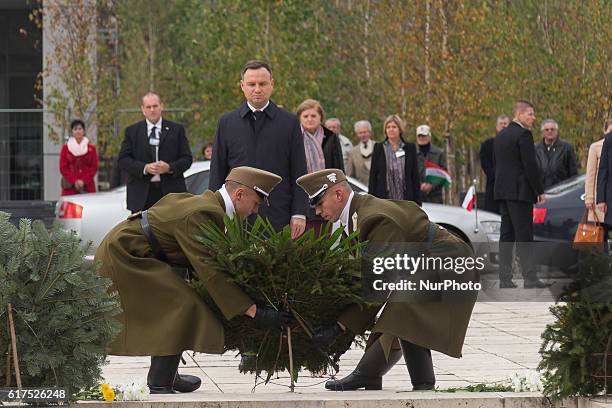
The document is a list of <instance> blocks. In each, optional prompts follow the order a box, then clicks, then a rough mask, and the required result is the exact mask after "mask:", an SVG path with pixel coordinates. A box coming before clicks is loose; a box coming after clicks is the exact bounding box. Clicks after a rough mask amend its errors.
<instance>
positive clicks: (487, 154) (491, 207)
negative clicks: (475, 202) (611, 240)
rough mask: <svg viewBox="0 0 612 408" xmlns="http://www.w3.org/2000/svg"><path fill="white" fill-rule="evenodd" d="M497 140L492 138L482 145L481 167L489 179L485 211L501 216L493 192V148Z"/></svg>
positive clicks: (486, 188)
mask: <svg viewBox="0 0 612 408" xmlns="http://www.w3.org/2000/svg"><path fill="white" fill-rule="evenodd" d="M494 145H495V138H494V137H491V138H489V139H487V140H485V141H484V142H482V144H481V145H480V167H482V171H484V174H485V176H486V177H487V185H486V187H485V203H484V209H485V210H486V211H492V212H495V213H498V214H499V205H498V204H497V203H496V202H495V198H494V195H493V190H494V188H495V161H494V160H493V146H494Z"/></svg>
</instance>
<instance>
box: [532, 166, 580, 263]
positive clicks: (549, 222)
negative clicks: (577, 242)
mask: <svg viewBox="0 0 612 408" xmlns="http://www.w3.org/2000/svg"><path fill="white" fill-rule="evenodd" d="M584 182H585V175H579V176H574V177H571V178H569V179H567V180H564V181H562V182H561V183H558V184H555V185H554V186H551V187H549V188H548V189H546V191H545V194H546V201H545V202H544V204H537V205H535V206H534V208H533V230H534V240H535V241H536V242H538V243H537V244H536V245H537V249H538V250H537V251H535V252H536V262H537V263H538V264H540V265H550V266H554V267H557V268H560V269H561V270H563V271H565V272H568V271H570V270H572V269H573V268H575V267H576V265H577V261H578V251H577V250H575V249H573V248H572V242H573V240H574V235H575V234H576V229H577V228H578V223H579V222H580V220H581V218H582V215H583V214H584V210H585V207H584Z"/></svg>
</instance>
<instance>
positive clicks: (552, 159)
mask: <svg viewBox="0 0 612 408" xmlns="http://www.w3.org/2000/svg"><path fill="white" fill-rule="evenodd" d="M540 130H541V131H542V136H543V139H542V140H541V141H539V142H538V143H537V144H536V146H535V149H536V158H537V160H538V166H540V176H541V180H542V186H543V187H544V188H545V189H546V188H548V187H550V186H552V185H555V184H557V183H560V182H562V181H563V180H566V179H568V178H570V177H574V176H575V175H576V174H578V166H577V164H576V153H574V147H573V146H572V145H571V144H569V143H568V142H566V141H565V140H563V139H561V138H559V124H558V123H557V121H555V120H554V119H545V120H543V121H542V125H541V126H540Z"/></svg>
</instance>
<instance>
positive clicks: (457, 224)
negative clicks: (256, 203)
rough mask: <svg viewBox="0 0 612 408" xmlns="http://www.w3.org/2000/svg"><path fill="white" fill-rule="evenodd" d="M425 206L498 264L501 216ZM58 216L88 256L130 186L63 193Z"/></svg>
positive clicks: (191, 179) (205, 170) (200, 180)
mask: <svg viewBox="0 0 612 408" xmlns="http://www.w3.org/2000/svg"><path fill="white" fill-rule="evenodd" d="M209 169H210V162H208V161H203V162H194V163H193V164H192V165H191V167H190V168H189V170H187V171H186V172H185V182H186V184H187V190H188V191H189V192H190V193H193V194H201V193H203V192H204V191H205V190H206V189H207V188H208V181H209ZM349 183H350V184H351V186H352V187H353V190H355V191H356V192H359V193H366V192H367V191H368V188H367V187H366V186H364V185H363V184H361V183H360V182H359V181H357V180H355V179H353V178H350V177H349ZM423 210H425V212H426V213H427V215H428V216H429V219H430V220H431V221H433V222H435V223H437V224H438V225H440V226H443V227H444V228H446V229H447V230H449V231H450V232H452V233H453V234H455V235H456V236H458V237H459V238H461V239H462V240H464V241H465V242H467V243H468V244H470V245H471V246H472V247H473V248H474V250H475V252H476V254H477V255H478V256H483V257H485V258H486V259H487V260H488V262H487V265H486V266H487V267H486V269H487V270H489V271H493V270H495V269H496V268H497V263H498V260H497V252H498V241H499V231H500V226H501V218H500V217H499V215H497V214H493V213H490V212H487V211H478V212H476V211H472V212H468V211H466V210H465V209H463V208H462V207H454V206H449V205H442V204H432V203H424V204H423ZM55 214H56V218H57V219H58V220H59V221H60V222H61V223H62V224H63V225H64V227H65V228H66V229H70V230H73V231H75V232H76V233H77V234H78V235H79V236H80V237H81V238H82V239H83V241H85V242H87V241H91V242H92V247H91V249H90V252H89V255H88V258H92V257H93V253H94V252H95V249H96V248H97V246H98V245H100V242H102V239H103V238H104V236H105V235H106V234H107V233H108V232H109V231H110V230H111V229H112V228H113V227H114V226H115V225H117V224H118V223H120V222H121V221H123V220H125V219H126V218H127V217H128V216H129V215H130V211H129V210H128V209H127V208H126V187H125V186H122V187H118V188H116V189H114V190H110V191H106V192H100V193H91V194H78V195H70V196H64V197H61V198H60V200H59V201H58V202H57V204H56V209H55Z"/></svg>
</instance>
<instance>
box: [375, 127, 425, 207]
mask: <svg viewBox="0 0 612 408" xmlns="http://www.w3.org/2000/svg"><path fill="white" fill-rule="evenodd" d="M383 134H384V135H385V140H384V141H382V142H377V143H376V144H375V145H374V152H373V153H372V165H371V167H370V185H369V192H370V194H372V195H374V196H376V197H379V198H390V199H393V200H410V201H414V202H416V203H417V204H418V205H421V190H420V186H421V183H420V180H419V168H418V162H417V152H416V145H415V144H414V143H411V142H407V141H406V140H404V121H403V120H402V119H401V118H400V117H399V116H398V115H390V116H387V118H386V119H385V122H384V123H383Z"/></svg>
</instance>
